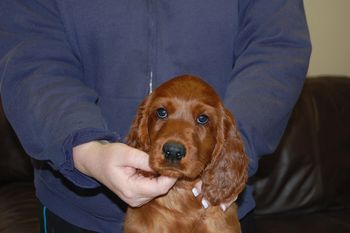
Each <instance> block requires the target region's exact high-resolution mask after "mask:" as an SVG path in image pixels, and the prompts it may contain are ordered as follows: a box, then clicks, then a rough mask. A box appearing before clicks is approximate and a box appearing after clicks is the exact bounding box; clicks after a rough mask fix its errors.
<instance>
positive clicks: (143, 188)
mask: <svg viewBox="0 0 350 233" xmlns="http://www.w3.org/2000/svg"><path fill="white" fill-rule="evenodd" d="M133 178H134V182H135V184H136V186H137V188H138V189H139V192H141V193H143V194H144V195H146V196H149V197H152V198H153V197H156V196H159V195H163V194H165V193H167V192H168V191H169V189H170V188H171V187H172V186H173V185H174V184H175V182H176V179H175V178H171V177H167V176H158V177H144V176H142V175H139V174H135V175H134V176H133Z"/></svg>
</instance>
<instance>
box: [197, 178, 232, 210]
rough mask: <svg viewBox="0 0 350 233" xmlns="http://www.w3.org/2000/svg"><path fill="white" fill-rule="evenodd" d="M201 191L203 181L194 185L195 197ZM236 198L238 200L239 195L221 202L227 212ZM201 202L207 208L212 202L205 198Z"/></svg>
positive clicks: (221, 206)
mask: <svg viewBox="0 0 350 233" xmlns="http://www.w3.org/2000/svg"><path fill="white" fill-rule="evenodd" d="M201 192H202V181H198V182H197V183H196V184H195V185H194V187H193V189H192V193H193V195H194V196H195V197H198V196H199V194H200V193H201ZM236 200H237V197H235V198H233V199H232V200H231V201H229V202H226V203H220V208H221V210H222V211H224V212H225V211H226V210H227V209H228V208H229V207H230V206H231V205H232V204H233V202H235V201H236ZM201 203H202V207H203V208H205V209H206V208H208V207H209V206H210V202H209V201H208V200H206V199H205V198H202V200H201Z"/></svg>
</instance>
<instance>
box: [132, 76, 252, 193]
mask: <svg viewBox="0 0 350 233" xmlns="http://www.w3.org/2000/svg"><path fill="white" fill-rule="evenodd" d="M230 137H231V138H234V139H238V140H236V141H235V144H233V145H231V144H230V145H229V144H227V143H231V142H232V140H228V142H226V140H227V139H229V138H230ZM127 139H128V144H129V145H131V146H133V147H136V148H139V149H141V150H143V151H145V152H147V153H148V154H149V156H150V161H149V162H150V166H151V168H152V169H153V170H154V171H156V172H157V173H159V174H161V175H166V176H171V177H177V178H185V179H195V178H198V177H199V176H202V177H201V179H202V180H203V181H204V182H203V184H204V188H205V189H206V190H207V192H208V193H210V192H211V194H210V196H211V195H215V194H214V193H213V192H212V190H213V189H214V188H215V187H214V186H213V187H210V185H208V184H209V182H212V183H213V184H215V183H216V179H221V178H223V177H218V176H215V175H214V174H216V173H219V172H216V171H215V170H216V169H221V167H222V163H221V162H220V161H221V160H228V161H226V162H229V163H228V164H227V166H226V165H225V167H224V169H225V171H228V170H230V169H231V168H233V167H234V169H237V166H236V163H232V162H231V160H233V159H235V156H232V159H231V158H230V157H231V156H230V154H232V151H235V150H239V153H238V154H240V155H241V154H242V157H244V152H243V146H242V145H240V146H239V148H238V149H237V148H235V147H236V146H237V143H238V144H239V143H241V140H240V138H239V136H238V133H237V131H236V129H235V123H234V121H233V118H232V116H231V115H230V113H229V112H228V111H227V110H225V108H224V107H223V105H222V102H221V100H220V98H219V96H218V95H217V94H216V92H215V91H214V89H213V88H212V87H211V86H210V85H208V84H207V83H205V82H204V81H202V80H201V79H199V78H196V77H192V76H180V77H176V78H174V79H171V80H169V81H168V82H165V83H164V84H163V85H161V86H159V87H158V88H157V89H156V90H155V91H154V92H153V93H152V94H151V95H150V96H148V97H147V98H146V99H145V100H144V101H143V103H142V104H141V105H140V107H139V110H138V113H137V116H136V118H135V120H134V123H133V125H132V127H131V131H130V133H129V136H128V138H127ZM243 166H244V165H243ZM241 170H244V168H243V169H241ZM242 180H244V182H245V179H244V178H243V179H242ZM219 183H220V182H219ZM217 192H220V190H217Z"/></svg>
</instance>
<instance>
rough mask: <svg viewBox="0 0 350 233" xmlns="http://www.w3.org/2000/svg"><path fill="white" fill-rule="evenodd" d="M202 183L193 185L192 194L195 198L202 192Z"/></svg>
mask: <svg viewBox="0 0 350 233" xmlns="http://www.w3.org/2000/svg"><path fill="white" fill-rule="evenodd" d="M202 183H203V182H202V181H201V180H200V181H198V182H197V183H196V184H195V185H194V187H193V189H192V193H193V195H194V196H195V197H198V196H199V194H200V193H201V192H202Z"/></svg>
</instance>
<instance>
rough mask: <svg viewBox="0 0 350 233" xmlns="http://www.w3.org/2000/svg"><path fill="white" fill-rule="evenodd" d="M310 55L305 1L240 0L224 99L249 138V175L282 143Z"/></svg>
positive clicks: (246, 140) (247, 146)
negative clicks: (229, 72) (237, 25)
mask: <svg viewBox="0 0 350 233" xmlns="http://www.w3.org/2000/svg"><path fill="white" fill-rule="evenodd" d="M310 53H311V44H310V40H309V33H308V28H307V23H306V18H305V13H304V8H303V2H302V0H269V1H255V0H250V1H246V0H241V1H239V32H238V35H237V40H236V41H235V51H234V55H235V58H236V59H235V60H236V62H235V64H234V67H233V70H232V81H231V82H230V84H229V86H228V88H227V91H226V95H225V99H224V100H225V104H226V106H228V108H229V109H230V110H232V112H233V113H234V115H235V117H236V119H237V122H238V126H239V129H240V131H241V133H242V136H243V139H244V141H245V146H246V152H247V154H248V155H249V156H250V160H251V163H250V167H249V175H250V176H251V175H253V174H254V173H255V172H256V170H257V168H258V160H259V158H260V157H261V156H262V155H265V154H270V153H272V152H273V151H274V150H275V149H276V147H277V145H278V143H279V140H280V138H281V136H282V133H283V131H284V129H285V127H286V124H287V121H288V118H289V116H290V113H291V111H292V109H293V106H294V104H295V102H296V100H297V98H298V96H299V94H300V91H301V88H302V86H303V83H304V80H305V76H306V72H307V69H308V64H309V57H310Z"/></svg>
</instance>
